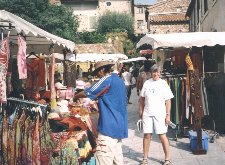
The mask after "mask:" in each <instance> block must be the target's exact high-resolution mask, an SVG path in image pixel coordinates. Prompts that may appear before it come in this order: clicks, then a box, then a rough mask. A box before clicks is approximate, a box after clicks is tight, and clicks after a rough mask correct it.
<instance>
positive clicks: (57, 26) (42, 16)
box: [0, 0, 79, 41]
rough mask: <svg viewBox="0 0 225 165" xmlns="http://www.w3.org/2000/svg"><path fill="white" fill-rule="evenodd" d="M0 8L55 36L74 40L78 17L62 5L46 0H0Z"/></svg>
mask: <svg viewBox="0 0 225 165" xmlns="http://www.w3.org/2000/svg"><path fill="white" fill-rule="evenodd" d="M0 10H6V11H9V12H11V13H13V14H15V15H18V16H19V17H21V18H23V19H25V20H26V21H28V22H30V23H32V24H34V25H36V26H38V27H40V28H42V29H44V30H46V31H48V32H50V33H52V34H55V35H57V36H60V37H62V38H65V39H69V40H72V41H74V40H75V32H76V31H77V28H78V25H79V24H78V19H77V18H76V17H75V16H74V15H73V12H72V10H71V9H69V8H66V7H65V6H63V5H60V6H55V5H50V4H49V3H48V0H0Z"/></svg>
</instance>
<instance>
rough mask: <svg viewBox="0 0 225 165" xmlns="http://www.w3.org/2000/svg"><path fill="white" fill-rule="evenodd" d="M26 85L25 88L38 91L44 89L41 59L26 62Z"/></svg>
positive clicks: (43, 65) (43, 72)
mask: <svg viewBox="0 0 225 165" xmlns="http://www.w3.org/2000/svg"><path fill="white" fill-rule="evenodd" d="M27 69H28V70H27V74H28V76H27V83H26V88H29V89H32V90H39V88H40V87H45V63H44V61H43V60H41V59H33V60H30V61H27Z"/></svg>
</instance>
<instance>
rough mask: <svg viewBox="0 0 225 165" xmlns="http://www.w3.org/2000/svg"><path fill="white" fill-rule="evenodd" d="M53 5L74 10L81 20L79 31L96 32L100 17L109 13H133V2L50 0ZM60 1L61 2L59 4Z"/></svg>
mask: <svg viewBox="0 0 225 165" xmlns="http://www.w3.org/2000/svg"><path fill="white" fill-rule="evenodd" d="M49 1H50V3H51V4H57V5H58V4H63V5H65V6H68V7H70V8H72V9H73V14H74V15H76V16H77V17H78V19H79V22H80V26H79V27H78V31H79V32H82V31H94V30H95V28H96V22H97V19H98V17H99V16H101V15H102V14H104V13H105V12H107V11H116V12H123V13H130V14H131V13H132V8H131V6H132V3H131V0H49ZM59 1H60V2H59Z"/></svg>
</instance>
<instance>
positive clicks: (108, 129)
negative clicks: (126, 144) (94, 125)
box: [84, 73, 128, 139]
mask: <svg viewBox="0 0 225 165" xmlns="http://www.w3.org/2000/svg"><path fill="white" fill-rule="evenodd" d="M84 92H85V94H86V96H87V97H89V98H90V99H91V100H96V99H98V108H99V121H98V131H99V132H100V133H101V134H103V135H105V136H109V137H111V138H116V139H122V138H127V137H128V119H127V108H126V88H125V84H124V82H123V80H122V79H121V78H120V77H119V76H118V75H117V74H115V73H112V74H111V75H108V76H105V77H102V78H101V79H99V81H98V82H96V83H95V84H94V85H93V86H91V87H89V88H88V89H86V90H85V91H84Z"/></svg>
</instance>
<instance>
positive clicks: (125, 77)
mask: <svg viewBox="0 0 225 165" xmlns="http://www.w3.org/2000/svg"><path fill="white" fill-rule="evenodd" d="M123 69H124V72H123V73H122V76H121V77H122V79H123V80H124V83H125V86H126V90H127V103H128V104H132V103H131V102H130V96H131V89H132V83H131V80H132V77H133V76H132V73H130V72H128V69H127V68H126V67H124V68H123Z"/></svg>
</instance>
